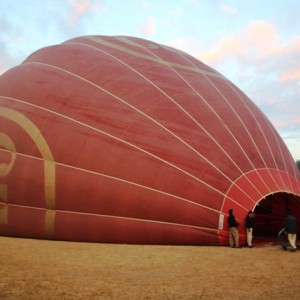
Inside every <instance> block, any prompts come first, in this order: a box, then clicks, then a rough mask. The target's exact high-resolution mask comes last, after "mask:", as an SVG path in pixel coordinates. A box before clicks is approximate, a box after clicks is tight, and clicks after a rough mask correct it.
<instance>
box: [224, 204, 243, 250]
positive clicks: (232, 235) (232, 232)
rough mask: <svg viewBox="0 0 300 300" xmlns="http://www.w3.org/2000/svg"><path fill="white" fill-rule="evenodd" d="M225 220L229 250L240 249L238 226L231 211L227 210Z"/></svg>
mask: <svg viewBox="0 0 300 300" xmlns="http://www.w3.org/2000/svg"><path fill="white" fill-rule="evenodd" d="M228 213H229V216H228V218H227V221H228V226H229V245H230V247H231V248H240V245H239V232H238V226H239V225H240V224H239V223H238V222H237V221H236V219H235V216H234V214H233V209H229V211H228Z"/></svg>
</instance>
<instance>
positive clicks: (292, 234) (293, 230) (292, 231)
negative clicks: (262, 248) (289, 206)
mask: <svg viewBox="0 0 300 300" xmlns="http://www.w3.org/2000/svg"><path fill="white" fill-rule="evenodd" d="M287 214H288V215H287V218H286V220H285V226H284V228H285V230H286V231H287V233H288V240H289V243H290V245H291V251H292V252H294V251H296V250H297V246H296V240H297V220H296V217H295V216H293V215H292V213H291V212H290V211H288V213H287Z"/></svg>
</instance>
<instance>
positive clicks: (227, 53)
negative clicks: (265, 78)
mask: <svg viewBox="0 0 300 300" xmlns="http://www.w3.org/2000/svg"><path fill="white" fill-rule="evenodd" d="M213 49H214V50H210V51H206V52H202V53H200V54H199V58H200V59H202V60H204V61H206V62H208V63H219V62H220V61H222V60H224V59H225V58H230V57H235V58H236V57H240V58H243V59H246V60H250V61H251V60H257V59H265V58H267V57H270V56H274V55H279V54H281V53H283V52H285V51H286V45H284V44H283V43H282V42H281V41H280V38H279V35H278V32H277V29H276V27H275V26H273V25H272V24H270V23H268V22H266V21H262V20H257V21H252V22H251V23H250V24H249V25H248V27H246V28H243V29H242V30H241V31H239V32H237V33H235V34H233V35H231V36H227V37H225V38H222V39H221V40H219V41H217V43H216V44H215V45H213Z"/></svg>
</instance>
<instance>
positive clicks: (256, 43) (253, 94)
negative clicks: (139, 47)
mask: <svg viewBox="0 0 300 300" xmlns="http://www.w3.org/2000/svg"><path fill="white" fill-rule="evenodd" d="M299 15H300V5H299V3H298V0H284V1H281V0H277V1H276V0H272V1H271V0H263V1H262V0H148V1H147V0H0V75H1V74H3V73H4V72H5V71H7V70H8V69H10V68H12V67H14V66H17V65H19V64H20V63H22V61H24V60H25V59H26V58H27V57H28V56H29V55H30V54H31V53H33V52H34V51H36V50H38V49H40V48H42V47H46V46H50V45H54V44H60V43H62V42H64V41H66V40H68V39H71V38H74V37H78V36H84V35H108V36H116V35H125V36H134V37H139V38H143V39H147V40H151V41H153V42H157V43H160V44H164V45H168V46H171V47H175V48H177V49H180V50H183V51H185V52H187V53H189V54H191V55H192V56H194V57H195V58H197V59H199V60H201V61H202V62H204V63H205V64H207V65H209V66H210V67H212V68H214V69H215V70H217V71H218V72H220V73H221V74H222V75H224V76H225V77H227V78H228V79H229V80H230V81H231V82H233V83H234V84H235V85H237V86H238V87H239V88H240V89H241V90H242V91H243V92H244V93H245V94H246V95H247V96H248V97H249V98H250V99H251V100H252V101H253V102H254V103H255V104H256V105H257V106H258V107H259V108H260V110H261V111H262V112H263V113H264V114H265V115H266V116H267V118H268V119H269V120H270V121H271V122H272V124H273V125H274V126H275V128H276V129H277V131H278V132H279V134H280V135H281V137H282V138H283V140H284V142H285V143H286V145H287V146H288V148H289V150H290V152H291V154H292V156H293V158H294V160H300V99H299V97H300V18H299Z"/></svg>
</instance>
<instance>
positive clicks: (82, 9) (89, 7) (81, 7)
mask: <svg viewBox="0 0 300 300" xmlns="http://www.w3.org/2000/svg"><path fill="white" fill-rule="evenodd" d="M68 2H69V4H70V6H71V9H72V15H71V18H70V21H71V22H70V23H72V24H73V23H76V22H77V21H78V20H79V19H81V18H82V17H83V16H85V15H86V14H88V13H90V12H93V11H97V10H102V9H103V8H104V4H103V3H102V1H99V2H97V4H94V3H93V1H92V0H68Z"/></svg>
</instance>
